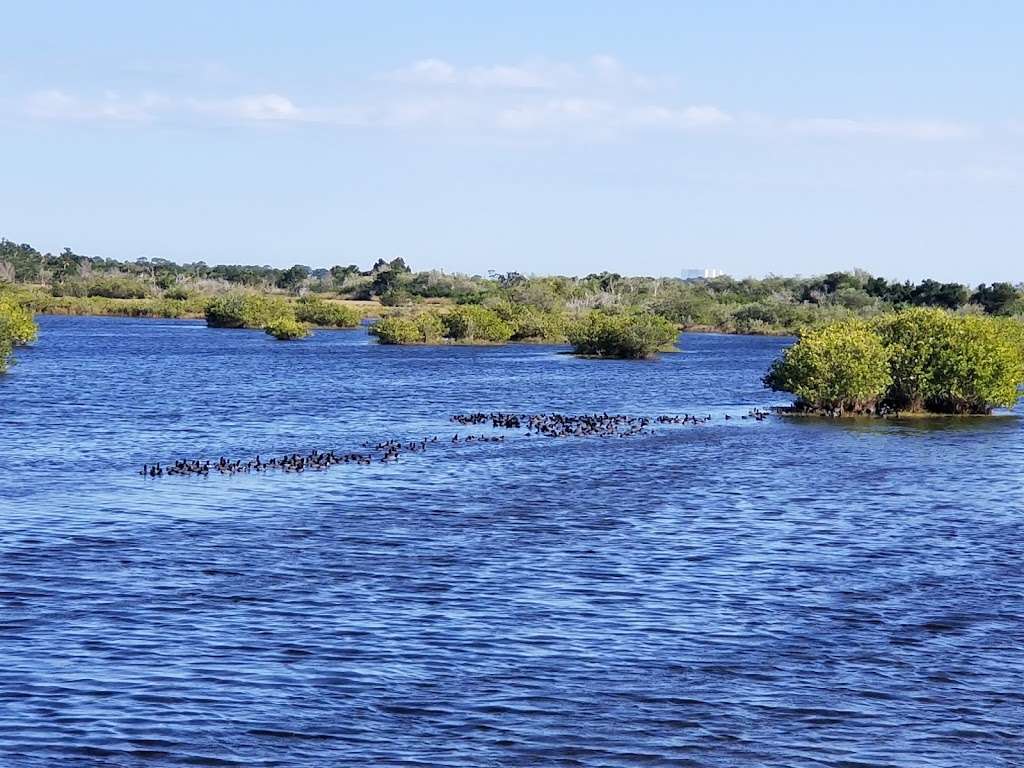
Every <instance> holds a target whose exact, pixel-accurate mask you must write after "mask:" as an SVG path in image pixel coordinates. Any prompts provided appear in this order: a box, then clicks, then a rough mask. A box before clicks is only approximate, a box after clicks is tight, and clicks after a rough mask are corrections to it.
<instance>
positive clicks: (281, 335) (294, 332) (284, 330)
mask: <svg viewBox="0 0 1024 768" xmlns="http://www.w3.org/2000/svg"><path fill="white" fill-rule="evenodd" d="M263 330H264V332H266V333H267V334H269V335H270V336H273V337H274V338H275V339H277V340H278V341H292V340H294V339H304V338H306V337H307V336H309V333H310V331H309V326H308V325H306V324H305V323H300V322H299V321H298V320H293V319H292V318H290V317H279V318H277V319H275V320H271V321H270V322H269V323H267V325H266V327H264V329H263Z"/></svg>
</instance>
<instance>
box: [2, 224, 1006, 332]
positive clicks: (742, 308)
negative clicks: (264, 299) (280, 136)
mask: <svg viewBox="0 0 1024 768" xmlns="http://www.w3.org/2000/svg"><path fill="white" fill-rule="evenodd" d="M3 282H8V283H19V284H23V285H31V286H36V287H35V288H34V289H33V290H35V291H36V292H37V293H40V292H45V294H46V295H48V296H52V297H61V300H62V301H63V302H64V303H65V304H68V303H70V302H72V301H73V300H74V299H75V298H79V299H82V301H81V303H80V305H75V306H76V308H77V309H80V310H81V312H82V313H88V311H89V310H88V307H89V306H90V301H94V300H95V301H97V302H98V301H99V300H101V299H109V300H112V301H119V300H126V299H131V300H135V301H137V302H138V301H149V302H159V307H157V309H159V312H160V313H162V314H163V313H168V312H170V313H173V312H174V310H175V306H176V305H182V303H183V302H192V303H194V302H200V303H202V302H205V301H208V300H209V299H211V298H212V297H216V296H218V295H220V294H223V293H228V292H237V291H249V292H256V293H263V294H285V295H290V296H306V295H318V296H322V297H324V298H340V299H357V300H366V299H372V300H375V301H378V302H380V303H381V304H383V305H384V306H385V307H413V306H415V305H417V304H420V303H427V304H430V303H447V304H459V305H480V306H483V307H485V308H488V309H492V310H495V311H500V312H505V313H506V314H507V313H508V311H510V310H508V309H507V308H508V307H509V306H513V307H517V308H518V309H517V310H516V311H517V312H519V313H522V312H525V311H529V312H532V313H533V314H534V316H535V318H539V319H540V320H541V321H546V319H547V318H549V317H550V316H553V315H559V314H568V315H577V314H581V313H583V312H586V311H589V310H602V311H605V312H608V313H613V314H614V313H623V312H626V313H636V312H645V313H649V314H654V315H660V316H662V317H664V318H666V319H668V320H669V321H671V322H673V323H675V324H676V325H678V326H681V327H684V328H694V329H713V330H719V331H725V332H735V333H792V332H795V331H796V330H798V329H801V328H806V327H816V326H823V325H825V324H828V323H830V322H835V321H843V320H848V319H854V318H861V319H869V318H873V317H877V316H879V315H882V314H885V313H887V312H890V311H892V310H894V309H904V308H913V307H923V308H937V309H944V310H948V311H952V312H957V313H961V314H984V315H995V316H1011V315H1018V316H1024V286H1021V285H1013V284H1011V283H1008V282H996V283H991V284H982V285H978V286H976V287H973V288H972V287H969V286H967V285H963V284H961V283H944V282H939V281H936V280H923V281H921V282H919V283H912V282H909V281H907V282H890V281H888V280H886V279H885V278H882V277H876V276H873V275H871V274H868V273H867V272H864V271H861V270H853V271H848V272H831V273H829V274H826V275H820V276H814V277H778V276H769V277H765V278H762V279H753V278H746V279H742V280H737V279H734V278H731V277H716V278H712V279H702V278H696V279H690V280H683V279H680V278H664V277H662V278H659V277H629V276H623V275H620V274H617V273H614V272H597V273H592V274H589V275H586V276H585V277H566V276H527V275H523V274H521V273H518V272H506V273H495V272H491V273H489V274H488V275H486V276H481V275H465V274H452V273H447V272H443V271H440V270H428V271H418V272H414V271H412V270H411V269H410V268H409V266H408V265H407V264H406V262H405V261H404V260H403V259H401V258H395V259H392V260H390V261H388V260H384V259H378V260H377V261H376V262H375V263H374V264H373V265H372V266H370V267H369V268H368V269H361V268H360V267H359V266H357V265H355V264H348V265H347V266H346V265H341V264H338V265H335V266H332V267H330V268H329V269H314V268H312V267H309V266H305V265H302V264H295V265H293V266H291V267H287V268H278V267H271V266H256V265H208V264H206V263H205V262H203V261H197V262H193V263H187V264H177V263H175V262H172V261H168V260H166V259H147V258H140V259H136V260H135V261H117V260H114V259H103V258H98V257H89V256H83V255H81V254H77V253H75V252H74V251H72V250H71V249H70V248H65V249H64V250H63V251H61V252H60V253H59V254H57V255H54V254H49V253H40V252H39V251H38V250H36V249H35V248H33V247H32V246H30V245H28V244H24V243H23V244H17V243H15V242H13V241H10V240H0V283H3ZM37 305H38V306H39V307H40V308H42V307H44V306H45V302H43V301H42V300H39V301H37ZM154 306H155V305H154ZM190 306H192V304H190ZM111 308H112V307H111V305H110V304H109V303H108V304H104V305H103V311H104V312H109V311H110V310H111ZM140 311H141V310H140ZM519 321H520V318H517V322H519ZM404 331H405V332H406V333H411V331H410V330H409V329H408V328H405V329H404Z"/></svg>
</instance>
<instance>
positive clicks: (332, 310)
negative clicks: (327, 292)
mask: <svg viewBox="0 0 1024 768" xmlns="http://www.w3.org/2000/svg"><path fill="white" fill-rule="evenodd" d="M295 317H296V318H297V319H298V320H299V321H300V322H303V323H309V324H310V325H316V326H320V327H322V328H355V327H356V326H357V325H359V321H360V320H362V315H360V314H359V313H358V312H357V311H356V310H354V309H352V308H351V307H346V306H345V305H344V304H334V303H330V302H326V301H324V300H323V299H317V298H310V297H303V298H301V299H299V300H298V302H296V304H295Z"/></svg>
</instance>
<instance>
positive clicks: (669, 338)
mask: <svg viewBox="0 0 1024 768" xmlns="http://www.w3.org/2000/svg"><path fill="white" fill-rule="evenodd" d="M567 336H568V339H569V343H570V344H572V347H573V352H574V353H575V354H577V355H586V356H590V357H611V358H621V359H627V360H643V359H646V358H650V357H654V356H655V355H656V354H657V353H658V352H671V351H673V350H675V348H676V346H675V344H676V339H677V338H678V336H679V332H678V330H677V329H676V326H675V325H674V324H673V323H672V322H671V321H669V320H667V319H665V318H664V317H660V316H658V315H649V314H639V313H623V314H617V315H615V314H608V313H606V312H600V311H596V310H595V311H592V312H588V313H587V314H586V315H584V316H583V317H581V318H579V319H577V320H576V321H575V322H573V323H571V324H570V326H569V328H568V332H567Z"/></svg>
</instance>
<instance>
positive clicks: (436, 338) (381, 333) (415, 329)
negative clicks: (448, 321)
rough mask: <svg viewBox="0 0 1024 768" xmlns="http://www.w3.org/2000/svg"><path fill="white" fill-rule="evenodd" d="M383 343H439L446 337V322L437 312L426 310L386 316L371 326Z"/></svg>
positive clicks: (372, 331)
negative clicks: (411, 313)
mask: <svg viewBox="0 0 1024 768" xmlns="http://www.w3.org/2000/svg"><path fill="white" fill-rule="evenodd" d="M370 333H371V334H373V335H374V336H376V337H377V341H378V342H380V343H381V344H438V343H440V342H441V341H442V339H443V337H444V324H443V323H442V322H441V319H440V318H439V317H438V316H437V314H435V313H433V312H424V313H423V314H420V315H416V316H413V317H399V316H392V317H385V318H384V319H383V320H380V321H379V322H377V323H374V324H373V325H372V326H371V327H370Z"/></svg>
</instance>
